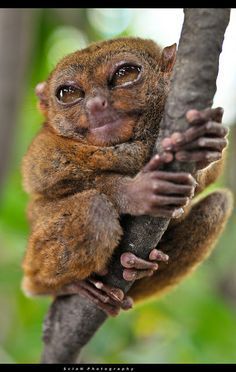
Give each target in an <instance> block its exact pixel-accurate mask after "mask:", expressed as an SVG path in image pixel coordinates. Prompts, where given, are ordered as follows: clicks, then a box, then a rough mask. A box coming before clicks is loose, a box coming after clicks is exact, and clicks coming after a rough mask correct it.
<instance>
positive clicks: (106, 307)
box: [80, 288, 120, 316]
mask: <svg viewBox="0 0 236 372" xmlns="http://www.w3.org/2000/svg"><path fill="white" fill-rule="evenodd" d="M80 293H81V294H82V295H83V296H84V297H88V298H89V299H90V300H91V301H92V302H94V303H95V304H96V305H97V306H98V307H99V308H100V309H102V310H103V311H104V312H105V313H106V314H107V315H110V316H117V315H118V314H119V312H120V307H119V306H113V305H110V304H108V303H103V302H102V301H100V300H99V299H98V298H97V297H96V296H94V295H93V294H92V293H91V292H89V291H87V290H86V289H83V288H81V291H80Z"/></svg>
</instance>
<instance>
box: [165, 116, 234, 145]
mask: <svg viewBox="0 0 236 372" xmlns="http://www.w3.org/2000/svg"><path fill="white" fill-rule="evenodd" d="M227 133H228V128H226V127H223V126H221V125H219V124H218V123H216V122H215V121H209V122H207V123H206V124H203V125H201V126H199V127H191V128H189V129H187V130H186V131H185V132H175V133H173V134H172V135H171V136H170V137H168V138H166V139H165V140H163V144H162V146H163V147H164V148H165V149H166V150H167V148H168V150H176V149H178V147H180V146H181V148H182V146H183V145H185V144H189V143H190V142H192V141H194V140H195V139H197V138H200V137H203V136H204V135H209V134H211V135H214V136H215V137H220V138H223V137H225V136H226V135H227Z"/></svg>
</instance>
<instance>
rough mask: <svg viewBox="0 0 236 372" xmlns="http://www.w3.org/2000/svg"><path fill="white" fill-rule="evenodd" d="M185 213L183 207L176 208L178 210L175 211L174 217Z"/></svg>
mask: <svg viewBox="0 0 236 372" xmlns="http://www.w3.org/2000/svg"><path fill="white" fill-rule="evenodd" d="M183 213H184V210H183V208H179V209H176V210H175V211H174V212H173V214H172V217H174V218H178V217H180V216H181V215H182V214H183Z"/></svg>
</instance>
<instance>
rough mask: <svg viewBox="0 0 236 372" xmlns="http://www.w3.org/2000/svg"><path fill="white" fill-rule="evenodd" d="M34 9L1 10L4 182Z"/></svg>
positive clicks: (0, 166) (0, 157)
mask: <svg viewBox="0 0 236 372" xmlns="http://www.w3.org/2000/svg"><path fill="white" fill-rule="evenodd" d="M31 17H32V11H31V10H21V9H1V10H0V50H1V57H0V81H1V89H0V122H1V125H0V186H2V184H3V181H4V179H5V176H6V171H7V166H8V163H9V159H10V152H11V148H12V144H13V142H14V141H13V138H14V128H15V126H16V118H17V114H18V108H19V103H20V100H21V98H22V95H23V94H22V93H23V85H24V84H23V82H24V72H25V71H26V65H27V60H28V56H29V47H30V40H31V35H32V32H29V31H30V30H31V27H30V26H31V23H30V22H31Z"/></svg>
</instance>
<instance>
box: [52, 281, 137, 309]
mask: <svg viewBox="0 0 236 372" xmlns="http://www.w3.org/2000/svg"><path fill="white" fill-rule="evenodd" d="M72 294H81V295H83V296H85V297H88V298H89V299H90V300H91V301H92V302H94V303H95V304H96V305H97V306H98V307H99V308H100V309H102V310H103V311H105V313H106V314H108V315H110V316H116V315H118V314H119V312H120V310H121V309H122V310H129V309H131V308H132V306H133V301H132V299H131V298H130V297H128V296H126V295H125V294H124V292H123V291H122V290H121V289H119V288H115V287H111V286H109V285H108V284H105V283H103V282H102V281H101V280H100V278H99V279H96V277H91V278H88V279H85V280H80V281H77V282H74V283H71V284H68V285H67V286H65V287H64V288H62V289H61V291H60V293H57V296H64V295H72Z"/></svg>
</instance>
